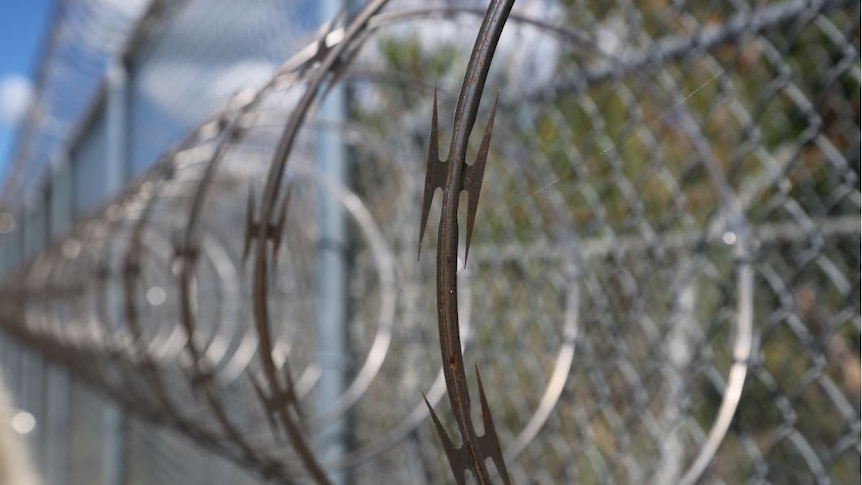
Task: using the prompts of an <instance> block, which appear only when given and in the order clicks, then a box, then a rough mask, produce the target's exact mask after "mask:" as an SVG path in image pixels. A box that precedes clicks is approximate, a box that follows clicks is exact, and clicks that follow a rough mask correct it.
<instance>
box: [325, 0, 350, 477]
mask: <svg viewBox="0 0 862 485" xmlns="http://www.w3.org/2000/svg"><path fill="white" fill-rule="evenodd" d="M346 7H347V2H346V1H345V0H324V1H321V2H320V16H321V20H322V21H323V22H324V23H325V22H327V21H329V20H330V19H333V18H335V17H336V16H337V15H338V13H339V12H340V11H341V10H342V9H344V8H346ZM318 117H319V120H320V122H321V126H322V128H321V129H320V130H319V131H318V135H317V164H318V165H317V168H318V171H319V172H320V173H321V174H322V175H323V176H324V177H326V178H329V179H331V180H333V181H335V182H337V183H340V184H343V185H345V186H347V185H349V172H348V170H349V160H348V153H347V147H346V146H345V144H344V141H343V140H342V138H341V136H340V133H339V130H338V127H339V126H341V125H342V124H343V123H344V121H345V120H346V117H347V93H346V90H345V89H344V86H343V85H341V84H339V85H336V86H335V87H334V88H333V89H332V90H331V91H330V92H329V95H328V97H327V98H326V101H325V102H324V103H323V104H322V106H321V108H320V112H319V115H318ZM318 218H319V221H318V222H319V224H320V240H319V243H318V249H317V251H318V268H317V272H318V300H317V302H318V303H317V361H318V364H319V365H320V368H321V376H320V382H319V384H318V392H317V407H318V409H321V410H323V411H325V410H326V409H328V408H329V407H330V406H331V405H332V403H334V402H335V400H336V399H338V397H339V396H341V394H342V393H343V392H344V390H345V389H346V387H347V385H348V377H349V376H348V369H347V365H348V362H349V361H348V356H349V352H350V343H349V341H348V334H347V322H348V317H349V316H348V310H349V309H348V306H349V297H348V293H347V282H348V278H349V271H350V267H349V266H350V263H349V257H350V256H349V253H350V250H349V247H348V245H349V241H348V234H347V224H346V222H347V219H346V214H345V211H344V209H343V208H342V207H341V205H340V204H339V202H338V200H336V199H335V197H333V196H331V195H330V194H328V193H327V192H326V191H325V190H323V189H321V190H320V192H319V195H318ZM318 431H319V437H320V441H319V450H320V457H321V460H322V461H323V462H330V461H336V460H338V459H339V458H341V457H342V456H343V455H344V454H345V452H346V450H347V440H348V434H349V423H348V420H347V417H346V416H341V417H339V418H337V419H333V420H327V421H326V422H325V424H324V425H322V427H321V429H320V430H318ZM330 477H331V479H332V481H333V483H335V484H344V483H348V481H349V477H348V475H347V473H346V472H344V471H338V472H333V473H332V474H331V475H330Z"/></svg>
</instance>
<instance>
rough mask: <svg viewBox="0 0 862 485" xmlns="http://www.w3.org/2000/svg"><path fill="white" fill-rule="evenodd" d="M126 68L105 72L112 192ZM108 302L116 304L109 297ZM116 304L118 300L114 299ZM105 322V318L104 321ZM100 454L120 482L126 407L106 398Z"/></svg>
mask: <svg viewBox="0 0 862 485" xmlns="http://www.w3.org/2000/svg"><path fill="white" fill-rule="evenodd" d="M126 78H127V76H126V68H125V65H124V64H123V61H122V59H115V60H114V61H113V62H112V63H111V65H110V66H109V68H108V73H107V83H108V91H107V105H106V116H107V121H108V123H107V136H106V140H105V144H106V146H105V155H106V161H105V167H106V170H105V181H104V183H105V192H106V193H107V194H110V195H109V197H110V196H112V195H113V194H115V193H117V192H118V191H119V190H120V188H122V185H123V178H124V176H125V173H124V172H125V167H126V162H125V159H126V156H125V154H126V113H127V106H128V104H127V96H126V84H127V83H126ZM110 304H112V305H113V304H115V302H114V301H111V302H110ZM116 304H117V305H119V302H116ZM106 323H107V322H106ZM105 402H106V409H105V415H104V420H103V425H104V429H103V431H104V440H103V441H102V447H103V448H102V458H103V463H104V466H105V470H104V475H103V479H104V482H103V483H104V485H121V484H122V483H123V476H124V475H125V473H124V470H123V463H124V460H123V456H124V454H125V449H124V448H125V443H126V437H125V421H126V416H125V411H124V410H123V409H122V408H121V407H120V406H119V405H117V404H116V403H114V402H113V401H105Z"/></svg>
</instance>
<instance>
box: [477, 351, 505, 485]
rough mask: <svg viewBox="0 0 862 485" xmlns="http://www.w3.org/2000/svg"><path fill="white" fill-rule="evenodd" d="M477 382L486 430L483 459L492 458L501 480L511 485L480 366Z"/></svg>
mask: <svg viewBox="0 0 862 485" xmlns="http://www.w3.org/2000/svg"><path fill="white" fill-rule="evenodd" d="M476 381H477V382H478V383H479V403H480V405H481V406H482V425H483V426H484V428H485V434H484V435H482V436H481V437H480V438H479V444H480V446H481V452H482V456H483V459H484V458H491V460H493V461H494V465H495V466H496V467H497V472H499V473H500V478H502V479H503V483H504V484H505V485H510V484H511V481H510V480H509V471H508V470H507V469H506V462H505V460H503V451H502V448H501V446H500V440H499V438H497V429H496V428H495V427H494V419H493V417H492V416H491V407H490V406H488V400H487V398H485V388H484V387H483V386H482V377H481V376H480V375H479V366H478V365H477V366H476Z"/></svg>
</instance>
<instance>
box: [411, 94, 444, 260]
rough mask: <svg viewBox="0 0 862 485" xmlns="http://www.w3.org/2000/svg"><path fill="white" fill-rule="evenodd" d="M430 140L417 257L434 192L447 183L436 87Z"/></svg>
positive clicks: (420, 248) (419, 252)
mask: <svg viewBox="0 0 862 485" xmlns="http://www.w3.org/2000/svg"><path fill="white" fill-rule="evenodd" d="M429 138H430V139H429V141H428V163H427V167H426V171H425V195H424V196H423V197H422V221H421V222H420V224H419V250H418V251H417V253H416V256H417V258H418V257H419V256H421V254H422V238H423V236H424V234H425V226H426V225H428V213H429V212H430V211H431V202H433V200H434V193H435V192H437V189H442V188H444V187H445V185H446V165H445V164H444V163H443V162H441V160H440V157H439V155H438V150H439V140H438V131H437V88H434V105H433V108H432V112H431V136H430V137H429Z"/></svg>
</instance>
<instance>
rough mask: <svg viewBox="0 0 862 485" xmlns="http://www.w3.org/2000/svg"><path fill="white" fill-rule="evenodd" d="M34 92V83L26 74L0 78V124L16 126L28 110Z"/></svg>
mask: <svg viewBox="0 0 862 485" xmlns="http://www.w3.org/2000/svg"><path fill="white" fill-rule="evenodd" d="M32 93H33V88H32V85H31V84H30V81H29V80H27V78H26V77H24V76H21V75H19V74H12V75H9V76H5V77H2V78H0V125H6V126H15V125H16V124H17V123H18V121H19V120H20V119H21V118H22V117H23V116H24V113H26V112H27V107H28V106H29V105H30V98H31V97H32Z"/></svg>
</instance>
